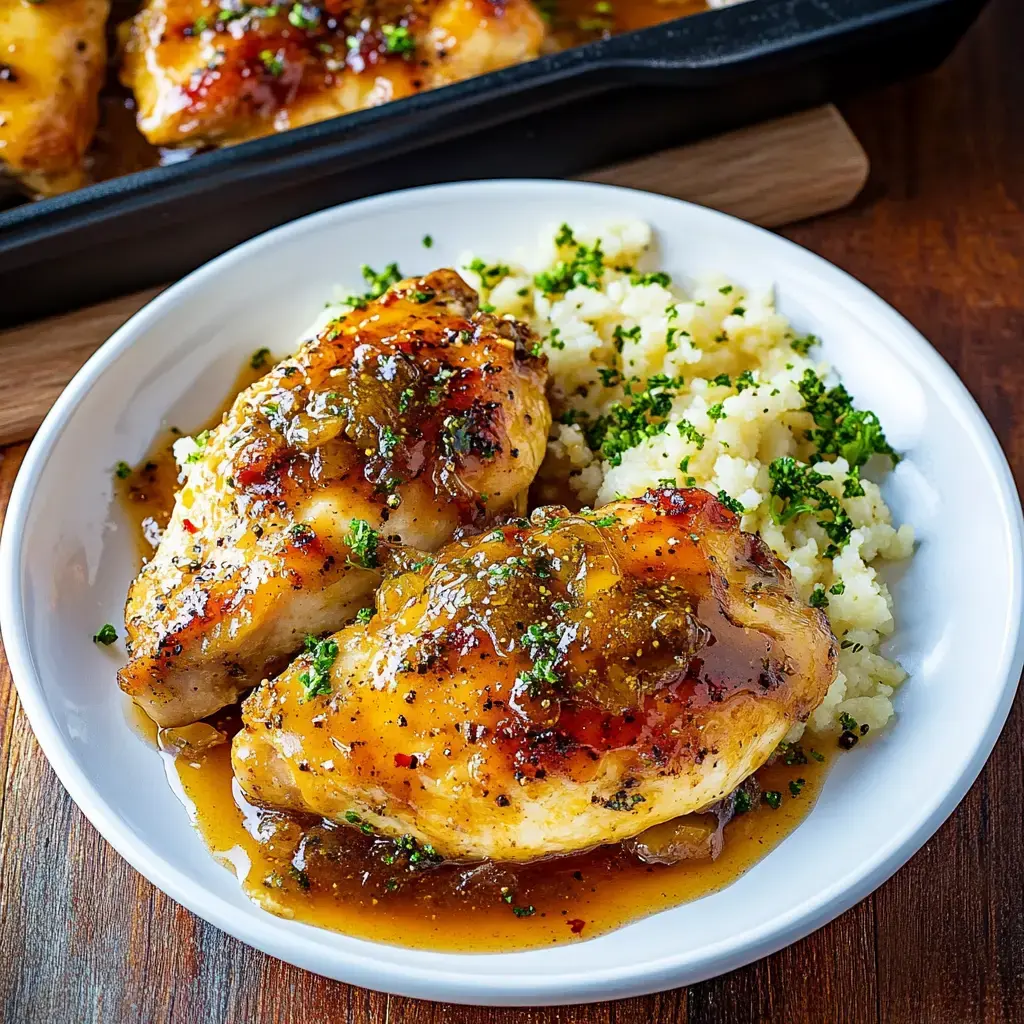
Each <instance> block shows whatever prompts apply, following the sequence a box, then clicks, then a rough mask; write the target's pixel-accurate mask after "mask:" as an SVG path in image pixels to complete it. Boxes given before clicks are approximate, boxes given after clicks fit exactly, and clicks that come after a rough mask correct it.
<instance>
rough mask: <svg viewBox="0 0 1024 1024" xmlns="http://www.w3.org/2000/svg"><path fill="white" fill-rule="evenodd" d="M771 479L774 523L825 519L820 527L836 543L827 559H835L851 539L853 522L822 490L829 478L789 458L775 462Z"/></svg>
mask: <svg viewBox="0 0 1024 1024" xmlns="http://www.w3.org/2000/svg"><path fill="white" fill-rule="evenodd" d="M768 476H769V477H770V478H771V481H772V495H773V497H772V502H771V505H770V507H769V511H770V513H771V517H772V520H773V522H774V523H775V524H776V525H779V526H781V525H783V524H785V523H788V522H789V521H790V520H791V519H793V518H795V517H796V516H798V515H805V514H813V515H816V516H819V517H824V518H819V519H818V525H819V526H820V527H821V528H822V529H823V530H824V531H825V534H826V535H827V536H828V539H829V540H830V541H831V542H832V543H831V544H830V545H829V547H828V548H827V549H826V551H825V557H826V558H834V557H835V555H836V554H837V553H838V551H839V549H840V548H841V547H842V546H843V545H844V544H845V543H846V542H847V541H848V540H849V539H850V534H851V533H852V532H853V521H852V520H851V519H850V517H849V516H848V515H847V514H846V510H845V509H844V508H843V506H842V504H841V502H840V501H839V499H838V498H836V497H833V496H832V495H831V494H829V493H828V491H826V490H825V489H824V488H823V487H821V486H820V484H821V483H822V481H824V480H827V479H828V478H827V477H825V476H823V475H822V474H821V473H819V472H818V471H817V470H815V469H812V468H811V467H810V466H808V465H807V464H806V463H803V462H797V461H796V459H794V458H792V457H791V456H789V455H784V456H782V457H781V458H778V459H775V460H774V462H772V463H771V465H769V467H768ZM775 499H779V502H780V503H781V504H779V505H776V503H775Z"/></svg>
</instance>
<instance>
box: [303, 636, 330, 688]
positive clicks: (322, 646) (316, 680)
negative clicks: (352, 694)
mask: <svg viewBox="0 0 1024 1024" xmlns="http://www.w3.org/2000/svg"><path fill="white" fill-rule="evenodd" d="M305 650H306V653H307V654H308V655H310V661H311V663H310V666H309V668H308V669H307V670H306V671H305V672H303V673H302V674H301V675H300V676H299V683H300V684H301V685H302V691H303V695H304V697H305V699H306V700H309V699H310V698H311V697H321V696H323V695H324V694H328V693H330V692H331V667H332V666H333V665H334V660H335V658H337V657H338V644H337V642H336V641H334V640H332V639H331V638H330V637H328V638H327V639H326V640H318V639H317V638H316V637H315V636H307V637H306V643H305Z"/></svg>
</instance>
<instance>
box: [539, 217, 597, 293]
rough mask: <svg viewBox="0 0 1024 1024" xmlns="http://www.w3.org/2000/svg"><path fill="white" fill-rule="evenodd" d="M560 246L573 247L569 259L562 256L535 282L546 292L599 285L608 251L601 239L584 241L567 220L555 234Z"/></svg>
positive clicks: (563, 291)
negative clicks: (575, 236)
mask: <svg viewBox="0 0 1024 1024" xmlns="http://www.w3.org/2000/svg"><path fill="white" fill-rule="evenodd" d="M555 245H557V246H558V247H559V248H560V249H571V250H572V254H571V256H570V258H569V259H566V260H559V261H558V262H557V263H556V264H555V266H554V267H553V268H552V269H551V270H550V271H543V272H542V273H540V274H537V275H536V276H535V277H534V279H533V283H534V284H535V285H536V286H537V288H539V289H540V290H541V292H543V294H545V295H564V294H565V293H566V292H567V291H569V290H570V289H571V288H575V287H577V286H582V287H584V288H597V287H598V286H599V285H600V283H601V277H602V275H603V274H604V253H603V252H602V251H601V242H600V240H598V241H596V242H595V243H594V244H593V245H592V246H590V245H581V244H580V243H579V242H577V241H576V239H575V238H574V237H573V233H572V229H571V228H570V227H569V225H568V224H563V225H562V226H561V228H560V229H559V232H558V235H557V236H556V237H555Z"/></svg>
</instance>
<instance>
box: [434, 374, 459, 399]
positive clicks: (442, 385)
mask: <svg viewBox="0 0 1024 1024" xmlns="http://www.w3.org/2000/svg"><path fill="white" fill-rule="evenodd" d="M458 372H459V371H458V370H456V369H454V368H453V367H451V366H442V367H440V368H439V369H438V371H437V373H435V374H434V386H433V387H432V388H431V389H430V390H429V391H428V392H427V401H428V402H429V403H430V404H431V405H440V404H441V399H442V398H444V393H445V391H447V390H448V382H449V381H450V380H451V379H452V378H453V377H454V376H456V374H457V373H458Z"/></svg>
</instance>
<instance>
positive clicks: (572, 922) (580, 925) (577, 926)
mask: <svg viewBox="0 0 1024 1024" xmlns="http://www.w3.org/2000/svg"><path fill="white" fill-rule="evenodd" d="M565 923H566V924H567V925H568V926H569V927H570V928H571V929H572V933H573V935H579V933H580V932H581V931H583V929H584V927H585V926H586V923H587V922H586V921H584V920H583V919H582V918H581V917H572V918H570V919H569V920H568V921H566V922H565Z"/></svg>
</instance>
